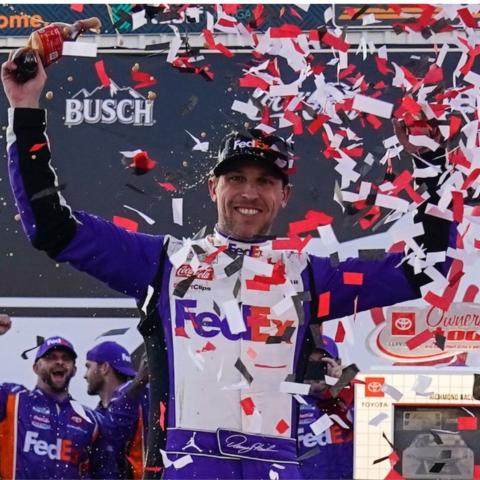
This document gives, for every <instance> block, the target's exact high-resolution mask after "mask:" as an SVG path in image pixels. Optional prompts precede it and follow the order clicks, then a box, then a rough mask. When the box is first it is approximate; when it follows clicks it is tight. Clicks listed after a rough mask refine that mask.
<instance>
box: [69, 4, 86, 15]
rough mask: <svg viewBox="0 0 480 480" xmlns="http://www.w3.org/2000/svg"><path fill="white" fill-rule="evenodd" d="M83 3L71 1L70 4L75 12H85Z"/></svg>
mask: <svg viewBox="0 0 480 480" xmlns="http://www.w3.org/2000/svg"><path fill="white" fill-rule="evenodd" d="M83 7H84V5H83V3H71V4H70V10H73V11H74V12H78V13H82V12H83Z"/></svg>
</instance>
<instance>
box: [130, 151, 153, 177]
mask: <svg viewBox="0 0 480 480" xmlns="http://www.w3.org/2000/svg"><path fill="white" fill-rule="evenodd" d="M156 164H157V162H155V161H154V160H152V159H151V158H150V157H149V156H148V152H144V151H143V150H141V151H140V152H138V153H136V154H135V155H134V157H133V159H132V163H131V165H130V166H131V167H133V168H135V169H136V170H139V171H140V172H141V173H147V172H148V171H150V170H152V168H154V167H155V165H156Z"/></svg>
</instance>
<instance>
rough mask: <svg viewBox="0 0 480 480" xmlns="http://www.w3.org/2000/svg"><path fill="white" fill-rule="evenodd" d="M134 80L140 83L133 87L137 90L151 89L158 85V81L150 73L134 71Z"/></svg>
mask: <svg viewBox="0 0 480 480" xmlns="http://www.w3.org/2000/svg"><path fill="white" fill-rule="evenodd" d="M132 80H133V81H134V82H138V83H137V84H136V85H134V86H133V88H135V89H139V88H145V87H151V86H152V85H155V84H156V83H157V80H156V79H155V78H154V77H153V76H152V75H150V74H149V73H145V72H139V71H135V70H132Z"/></svg>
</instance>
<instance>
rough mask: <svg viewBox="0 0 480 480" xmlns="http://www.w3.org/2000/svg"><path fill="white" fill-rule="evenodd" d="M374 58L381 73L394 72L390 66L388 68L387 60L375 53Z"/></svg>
mask: <svg viewBox="0 0 480 480" xmlns="http://www.w3.org/2000/svg"><path fill="white" fill-rule="evenodd" d="M374 58H375V63H376V64H377V69H378V71H379V72H380V73H381V74H382V75H388V74H389V73H394V71H393V70H392V69H391V68H388V60H387V59H386V58H380V57H379V56H378V55H375V57H374ZM384 85H385V84H384Z"/></svg>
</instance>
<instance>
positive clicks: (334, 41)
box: [311, 30, 350, 52]
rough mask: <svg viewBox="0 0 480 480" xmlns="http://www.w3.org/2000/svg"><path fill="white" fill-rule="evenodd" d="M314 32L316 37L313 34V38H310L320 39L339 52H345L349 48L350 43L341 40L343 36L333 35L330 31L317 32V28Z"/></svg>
mask: <svg viewBox="0 0 480 480" xmlns="http://www.w3.org/2000/svg"><path fill="white" fill-rule="evenodd" d="M314 32H315V33H316V37H317V38H315V34H313V37H314V38H311V40H320V42H321V43H323V44H325V45H328V46H329V47H333V48H336V49H337V50H340V51H341V52H347V51H348V49H349V48H350V44H349V43H348V42H346V41H345V40H343V38H340V37H335V36H334V35H332V34H331V33H330V32H318V31H317V30H314Z"/></svg>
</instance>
